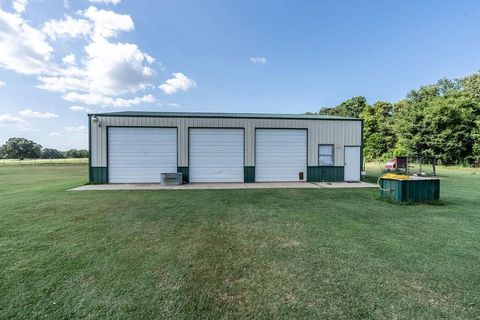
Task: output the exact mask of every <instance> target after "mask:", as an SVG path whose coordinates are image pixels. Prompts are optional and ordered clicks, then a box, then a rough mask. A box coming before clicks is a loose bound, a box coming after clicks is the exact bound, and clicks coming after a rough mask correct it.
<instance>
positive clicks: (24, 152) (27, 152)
mask: <svg viewBox="0 0 480 320" xmlns="http://www.w3.org/2000/svg"><path fill="white" fill-rule="evenodd" d="M41 150H42V146H41V145H39V144H37V143H35V142H33V141H31V140H27V139H25V138H10V139H8V140H7V142H5V144H4V145H3V146H2V154H3V157H4V158H7V159H20V160H23V159H25V158H29V159H38V158H40V155H41Z"/></svg>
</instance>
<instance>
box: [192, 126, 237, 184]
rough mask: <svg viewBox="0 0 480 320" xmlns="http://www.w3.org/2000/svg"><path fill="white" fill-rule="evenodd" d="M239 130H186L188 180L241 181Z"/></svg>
mask: <svg viewBox="0 0 480 320" xmlns="http://www.w3.org/2000/svg"><path fill="white" fill-rule="evenodd" d="M243 150H244V146H243V130H242V129H190V146H189V152H190V165H189V179H190V182H243V152H244V151H243Z"/></svg>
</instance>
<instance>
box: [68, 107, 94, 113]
mask: <svg viewBox="0 0 480 320" xmlns="http://www.w3.org/2000/svg"><path fill="white" fill-rule="evenodd" d="M70 110H72V111H80V112H90V109H88V108H85V107H81V106H71V107H70Z"/></svg>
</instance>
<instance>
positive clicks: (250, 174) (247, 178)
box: [243, 166, 255, 183]
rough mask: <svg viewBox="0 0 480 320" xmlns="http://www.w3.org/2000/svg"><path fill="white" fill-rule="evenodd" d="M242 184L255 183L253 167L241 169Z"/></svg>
mask: <svg viewBox="0 0 480 320" xmlns="http://www.w3.org/2000/svg"><path fill="white" fill-rule="evenodd" d="M243 182H245V183H250V182H255V167H254V166H245V167H244V168H243Z"/></svg>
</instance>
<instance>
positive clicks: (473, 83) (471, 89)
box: [460, 73, 480, 100]
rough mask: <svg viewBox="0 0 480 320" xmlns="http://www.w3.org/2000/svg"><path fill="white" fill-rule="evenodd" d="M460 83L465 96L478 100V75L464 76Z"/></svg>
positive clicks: (479, 83)
mask: <svg viewBox="0 0 480 320" xmlns="http://www.w3.org/2000/svg"><path fill="white" fill-rule="evenodd" d="M460 83H461V85H462V88H463V92H464V93H465V95H467V96H468V97H471V98H473V99H475V100H480V73H475V74H472V75H469V76H466V77H464V78H462V79H461V80H460Z"/></svg>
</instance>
